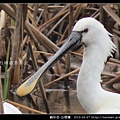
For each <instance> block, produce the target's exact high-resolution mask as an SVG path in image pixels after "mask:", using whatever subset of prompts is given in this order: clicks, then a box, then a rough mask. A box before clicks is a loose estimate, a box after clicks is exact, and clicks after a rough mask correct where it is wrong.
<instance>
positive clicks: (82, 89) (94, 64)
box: [77, 45, 107, 113]
mask: <svg viewBox="0 0 120 120" xmlns="http://www.w3.org/2000/svg"><path fill="white" fill-rule="evenodd" d="M106 59H107V56H105V55H104V53H102V50H100V49H99V47H97V46H94V45H93V46H89V47H86V48H85V49H84V57H83V63H82V66H81V69H80V72H79V76H78V80H77V95H78V99H79V101H80V103H81V105H82V106H83V108H84V109H85V110H86V112H88V113H89V112H93V113H94V112H96V111H97V110H98V109H99V103H100V101H101V100H102V94H103V93H102V92H103V89H102V88H101V85H100V80H101V72H102V71H103V68H104V62H105V60H106ZM97 105H98V106H97Z"/></svg>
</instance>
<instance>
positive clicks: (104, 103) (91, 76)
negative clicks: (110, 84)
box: [73, 17, 120, 114]
mask: <svg viewBox="0 0 120 120" xmlns="http://www.w3.org/2000/svg"><path fill="white" fill-rule="evenodd" d="M85 29H88V31H86V32H83V33H82V39H81V42H82V43H83V44H84V46H85V47H84V53H83V62H82V65H81V69H80V72H79V75H78V79H77V96H78V99H79V102H80V103H81V105H82V107H83V108H84V109H85V111H86V112H87V113H102V114H105V113H108V114H115V113H120V95H119V94H117V93H112V92H108V91H105V90H103V89H102V87H101V85H100V80H101V72H102V71H103V68H104V63H105V62H106V60H107V57H108V56H112V54H111V52H113V50H115V48H116V47H115V45H114V44H113V42H112V41H111V39H110V37H109V35H111V34H110V33H109V32H108V31H107V30H106V29H105V28H104V26H103V25H102V24H101V23H100V22H99V21H97V20H95V19H94V18H90V17H87V18H83V19H81V20H79V21H78V22H77V23H76V24H75V26H74V28H73V31H84V30H85Z"/></svg>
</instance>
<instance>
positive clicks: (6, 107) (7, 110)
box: [3, 102, 22, 114]
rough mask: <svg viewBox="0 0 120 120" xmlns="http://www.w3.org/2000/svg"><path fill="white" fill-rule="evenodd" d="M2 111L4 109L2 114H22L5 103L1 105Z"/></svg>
mask: <svg viewBox="0 0 120 120" xmlns="http://www.w3.org/2000/svg"><path fill="white" fill-rule="evenodd" d="M3 109H4V114H22V113H21V111H20V110H19V109H18V108H16V107H15V106H14V105H12V104H10V103H7V102H4V103H3Z"/></svg>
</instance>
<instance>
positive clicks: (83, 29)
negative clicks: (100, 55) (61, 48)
mask: <svg viewBox="0 0 120 120" xmlns="http://www.w3.org/2000/svg"><path fill="white" fill-rule="evenodd" d="M72 33H74V34H76V35H74V34H73V35H72ZM72 33H71V35H70V36H71V38H70V39H73V41H77V40H78V43H80V42H81V43H82V44H83V45H84V46H85V47H87V46H91V45H95V46H98V47H99V48H100V49H102V52H105V53H106V56H112V54H111V52H113V51H114V50H116V46H115V45H114V43H113V42H112V41H111V37H112V36H113V35H112V34H111V33H109V32H108V31H107V30H106V29H105V28H104V26H103V24H101V23H100V22H99V21H97V20H96V19H94V18H91V17H86V18H82V19H80V20H79V21H78V22H77V23H76V24H75V26H74V27H73V30H72ZM78 34H79V35H78ZM77 36H78V37H77ZM110 36H111V37H110ZM76 43H77V42H76ZM78 43H77V44H78ZM78 45H79V44H78Z"/></svg>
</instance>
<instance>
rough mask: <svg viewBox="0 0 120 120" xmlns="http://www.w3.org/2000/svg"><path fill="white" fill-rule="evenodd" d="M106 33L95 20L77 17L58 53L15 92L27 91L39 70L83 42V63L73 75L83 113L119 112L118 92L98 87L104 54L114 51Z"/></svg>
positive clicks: (29, 90)
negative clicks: (76, 76)
mask: <svg viewBox="0 0 120 120" xmlns="http://www.w3.org/2000/svg"><path fill="white" fill-rule="evenodd" d="M112 36H113V35H112V34H110V33H109V32H108V31H107V30H106V29H105V27H104V26H103V24H101V23H100V22H99V21H98V20H96V19H94V18H91V17H85V18H82V19H80V20H79V21H78V22H77V23H76V24H75V26H74V27H73V29H72V32H71V34H70V36H69V37H68V39H67V40H66V42H65V43H64V44H63V46H62V47H61V48H60V49H59V50H58V52H57V53H56V54H55V55H54V56H53V57H51V59H50V60H49V61H47V62H46V63H45V64H44V65H43V66H42V67H41V68H39V69H38V71H37V72H36V73H35V74H34V75H33V76H31V77H30V78H29V79H28V80H27V81H25V82H24V83H23V84H22V85H21V86H19V87H18V89H17V90H16V93H17V95H19V96H25V95H27V94H29V93H30V92H31V91H32V90H33V89H34V87H35V86H36V84H37V82H38V81H39V80H40V77H41V76H42V75H43V73H44V72H45V71H46V70H47V69H49V68H50V67H51V66H52V65H53V63H55V62H56V61H57V60H58V59H59V58H61V57H62V56H63V55H65V54H66V53H67V51H69V50H74V48H75V47H80V45H81V43H82V44H83V45H84V53H83V62H82V65H81V68H80V71H79V74H78V78H77V96H78V100H79V102H80V104H81V105H82V107H83V108H84V109H85V111H86V112H87V113H102V114H115V113H119V114H120V101H119V100H120V95H119V94H117V93H112V92H109V91H106V90H104V89H103V88H102V87H101V84H100V81H101V72H102V71H103V68H104V65H105V62H106V60H107V58H108V56H112V53H113V52H114V51H115V50H116V46H115V44H114V43H113V42H112V40H111V37H112Z"/></svg>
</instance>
